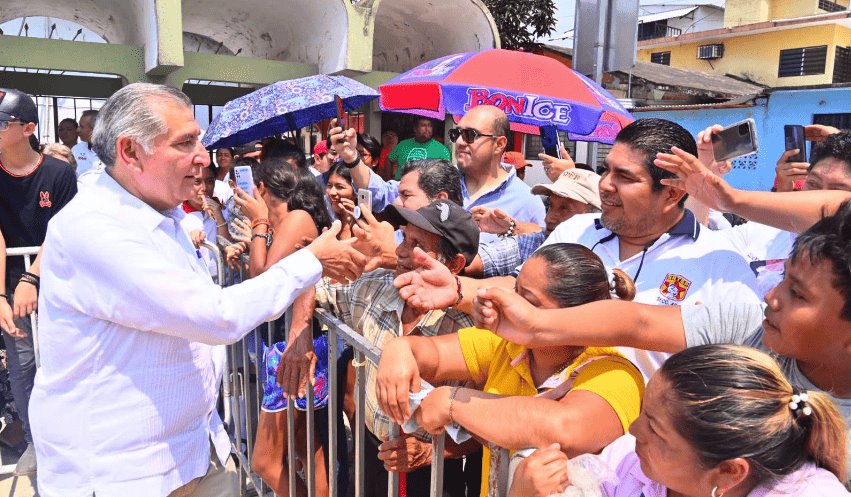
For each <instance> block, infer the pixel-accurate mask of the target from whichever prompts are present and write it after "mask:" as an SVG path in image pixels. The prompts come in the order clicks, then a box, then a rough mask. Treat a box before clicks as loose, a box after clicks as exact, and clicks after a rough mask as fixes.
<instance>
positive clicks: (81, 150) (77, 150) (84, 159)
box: [71, 141, 103, 178]
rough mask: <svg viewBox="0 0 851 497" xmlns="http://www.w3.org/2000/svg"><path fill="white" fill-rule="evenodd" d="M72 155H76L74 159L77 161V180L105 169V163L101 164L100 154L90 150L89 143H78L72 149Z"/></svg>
mask: <svg viewBox="0 0 851 497" xmlns="http://www.w3.org/2000/svg"><path fill="white" fill-rule="evenodd" d="M71 153H72V154H74V159H75V160H76V161H77V171H76V172H77V178H79V177H80V176H82V175H83V174H84V173H87V172H89V171H92V170H98V169H103V162H101V160H100V158H99V157H98V154H96V153H95V151H94V150H92V149H91V148H89V144H88V143H86V142H84V141H81V142H79V143H77V144H76V145H74V148H72V149H71Z"/></svg>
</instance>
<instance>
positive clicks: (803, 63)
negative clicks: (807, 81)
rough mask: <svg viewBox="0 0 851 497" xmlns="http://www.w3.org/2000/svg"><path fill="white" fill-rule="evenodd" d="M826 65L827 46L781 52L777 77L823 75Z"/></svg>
mask: <svg viewBox="0 0 851 497" xmlns="http://www.w3.org/2000/svg"><path fill="white" fill-rule="evenodd" d="M826 63H827V45H821V46H817V47H804V48H790V49H788V50H781V51H780V67H779V68H778V70H777V77H779V78H785V77H789V76H809V75H812V74H824V68H825V64H826Z"/></svg>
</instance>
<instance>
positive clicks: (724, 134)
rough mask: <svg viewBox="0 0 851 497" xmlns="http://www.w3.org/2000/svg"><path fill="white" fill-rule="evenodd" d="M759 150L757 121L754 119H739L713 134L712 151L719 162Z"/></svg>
mask: <svg viewBox="0 0 851 497" xmlns="http://www.w3.org/2000/svg"><path fill="white" fill-rule="evenodd" d="M758 150H759V142H758V141H757V138H756V123H755V122H754V120H753V119H750V118H748V119H745V120H744V121H739V122H737V123H734V124H731V125H730V126H727V127H726V128H724V129H722V130H721V131H719V132H717V133H713V134H712V153H713V155H714V156H715V160H716V161H718V162H720V161H725V160H731V159H735V158H736V157H742V156H743V155H748V154H752V153H754V152H756V151H758Z"/></svg>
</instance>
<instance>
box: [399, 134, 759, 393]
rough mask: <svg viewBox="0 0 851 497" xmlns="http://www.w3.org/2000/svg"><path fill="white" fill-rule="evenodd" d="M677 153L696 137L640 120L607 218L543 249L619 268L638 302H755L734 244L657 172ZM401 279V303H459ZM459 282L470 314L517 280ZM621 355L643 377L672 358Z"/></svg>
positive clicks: (607, 193) (610, 191)
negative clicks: (575, 251) (563, 247)
mask: <svg viewBox="0 0 851 497" xmlns="http://www.w3.org/2000/svg"><path fill="white" fill-rule="evenodd" d="M672 147H678V148H681V149H684V150H686V151H688V152H690V153H692V154H694V153H696V152H697V149H696V145H695V141H694V138H693V137H692V136H691V134H690V133H689V132H688V131H687V130H686V129H685V128H683V127H682V126H680V125H678V124H676V123H674V122H671V121H666V120H663V119H639V120H637V121H635V122H633V123H632V124H630V125H629V126H627V127H625V128H624V129H623V130H621V132H620V133H618V136H617V138H616V139H615V144H614V146H613V147H612V150H611V151H610V152H609V155H608V156H607V157H606V162H605V166H606V171H605V172H604V173H603V175H602V178H601V180H600V201H601V207H602V213H601V214H600V213H598V214H580V215H577V216H573V217H571V218H570V219H568V220H567V221H565V222H563V223H561V224H560V225H558V226H557V227H556V228H555V230H553V232H552V234H551V235H550V236H549V237H548V238H547V240H546V241H545V242H544V245H549V244H552V243H566V242H569V243H578V244H580V245H584V246H586V247H588V248H590V249H591V250H592V251H593V252H594V253H595V254H597V255H598V256H599V257H600V259H601V260H602V261H603V264H604V265H605V266H606V267H607V268H609V269H612V268H619V269H622V270H623V271H625V272H626V273H627V274H628V275H629V276H630V277H631V278H632V279H633V280H634V281H635V286H636V296H635V299H634V300H635V301H637V302H641V303H645V304H656V305H689V304H694V303H695V302H718V301H724V300H732V301H737V302H748V303H758V302H759V298H758V297H757V295H756V293H755V291H754V287H755V285H756V281H755V279H754V276H753V273H752V272H751V270H750V268H748V266H747V264H746V262H745V260H744V259H743V258H742V257H741V256H740V255H739V254H738V253H737V252H736V251H735V250H734V249H733V247H732V246H731V245H730V243H729V242H727V241H726V240H724V239H722V238H721V237H719V236H718V235H717V234H716V233H713V232H711V231H710V230H708V229H705V228H704V229H701V226H700V224H698V222H697V221H696V219H695V217H694V215H693V214H692V213H691V212H690V211H688V210H686V209H685V208H684V207H683V203H684V202H685V193H684V192H683V191H682V190H678V189H675V188H672V187H670V186H666V185H664V184H662V182H661V180H662V179H663V178H672V177H674V175H673V174H672V173H668V172H667V171H665V170H663V169H661V168H659V167H657V166H656V165H655V164H654V160H655V158H656V154H657V153H660V152H666V151H667V152H670V150H671V148H672ZM424 276H431V275H426V274H425V273H424ZM434 276H438V275H434ZM443 276H445V275H443ZM400 280H402V281H397V286H398V285H404V284H408V283H411V285H410V287H411V288H409V289H403V290H402V292H401V293H402V295H403V296H404V297H408V296H413V297H415V298H423V299H426V300H427V301H428V300H432V301H435V302H434V305H442V304H445V303H446V302H448V304H447V305H452V303H453V302H455V301H456V300H457V299H458V297H459V296H458V293H457V290H458V286H457V284H456V283H455V281H454V279H452V280H451V281H450V279H447V278H440V277H439V278H431V281H427V280H424V281H416V280H414V279H412V278H406V279H405V280H403V279H402V278H400ZM406 280H407V281H406ZM450 282H451V283H452V285H453V286H450V285H449V283H450ZM444 283H445V285H444ZM461 283H462V288H461V293H462V297H463V298H462V301H461V303H460V304H459V305H458V306H456V307H457V308H459V309H460V310H462V311H465V312H470V311H471V310H472V309H471V307H469V304H470V303H471V302H472V298H473V297H475V295H476V291H477V289H478V288H482V287H488V286H506V287H509V288H513V287H514V278H513V277H510V276H507V277H496V278H487V279H483V280H473V279H469V278H461ZM437 299H439V301H437ZM429 307H432V306H431V305H429ZM622 352H624V354H625V355H626V356H627V357H628V358H629V359H630V360H631V361H632V362H633V363H634V364H635V365H636V367H638V369H640V370H641V372H642V374H644V376H645V378H649V377H650V376H651V375H652V373H653V372H654V371H655V370H656V369H658V367H659V366H660V365H661V364H662V362H664V360H665V358H666V357H667V355H666V354H661V353H658V352H648V351H643V350H638V349H623V350H622Z"/></svg>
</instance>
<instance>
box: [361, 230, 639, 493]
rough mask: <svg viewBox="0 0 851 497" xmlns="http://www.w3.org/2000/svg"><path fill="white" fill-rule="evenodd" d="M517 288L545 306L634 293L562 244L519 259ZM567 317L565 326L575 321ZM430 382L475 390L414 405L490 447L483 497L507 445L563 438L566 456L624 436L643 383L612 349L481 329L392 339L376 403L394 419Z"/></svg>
mask: <svg viewBox="0 0 851 497" xmlns="http://www.w3.org/2000/svg"><path fill="white" fill-rule="evenodd" d="M515 291H516V292H517V293H518V294H519V295H521V296H522V297H523V298H525V299H526V300H528V301H529V302H530V303H531V304H533V305H535V306H537V307H540V308H542V309H554V308H559V307H572V306H576V305H581V304H583V303H587V302H592V301H595V300H603V299H609V298H611V295H612V293H615V294H616V295H617V296H618V297H619V298H621V299H625V300H631V299H632V297H633V296H634V295H635V287H634V285H633V283H632V280H631V279H630V278H629V276H627V275H626V274H625V273H623V272H622V271H620V270H618V269H616V270H614V272H613V273H609V272H608V271H607V270H606V269H605V267H604V266H603V263H602V262H601V261H600V259H599V258H598V257H597V256H596V255H595V254H594V253H593V252H591V251H590V250H588V249H587V248H586V247H583V246H581V245H576V244H568V243H558V244H552V245H548V246H545V247H542V248H541V249H539V250H538V251H537V252H535V254H534V255H533V256H532V257H531V258H529V259H528V260H527V261H526V263H525V264H524V265H523V268H522V270H521V271H520V274H519V276H518V277H517V283H516V287H515ZM570 325H571V323H565V326H570ZM421 377H422V378H423V379H425V380H426V381H429V382H431V383H441V382H446V381H450V380H466V381H471V382H472V383H474V384H475V386H476V388H475V389H472V388H458V387H439V388H436V389H435V390H433V391H432V392H431V393H430V394H429V395H428V396H427V397H426V398H425V399H424V400H423V401H422V403H421V404H420V406H419V409H417V410H416V411H415V412H414V416H415V419H416V420H417V422H418V423H419V424H420V425H421V426H423V427H424V428H425V429H426V430H428V431H429V432H431V433H435V434H436V433H440V432H442V431H443V430H444V427H445V426H446V425H449V424H451V423H457V424H459V425H461V426H462V427H464V428H465V429H466V430H467V431H468V432H470V433H472V434H473V435H474V436H475V437H476V438H478V439H479V440H481V441H483V443H484V444H485V453H484V455H483V458H484V460H483V465H482V491H481V495H482V496H485V495H494V494H495V493H496V491H497V488H496V487H497V483H496V482H498V481H499V480H500V478H501V477H503V476H504V475H501V474H498V472H497V471H490V470H489V468H490V467H498V466H497V464H498V463H500V462H501V461H499V460H497V459H498V457H504V456H500V453H501V452H502V451H496V450H494V451H490V450H488V448H489V447H496V448H505V449H511V450H518V449H525V448H538V447H544V446H548V445H550V444H552V443H557V444H558V445H559V447H560V448H561V450H562V451H563V452H565V453H566V454H567V455H568V456H569V457H573V456H575V455H579V454H584V453H589V452H590V453H594V452H598V451H600V450H601V449H602V448H603V447H605V446H606V445H608V444H609V443H611V442H612V441H614V440H615V439H617V438H618V437H620V436H621V435H623V434H624V433H626V431H627V429H628V428H629V425H630V423H632V421H633V420H634V419H635V418H636V417H637V416H638V412H639V409H640V405H641V395H642V394H643V392H644V381H643V378H642V376H641V373H640V372H639V371H638V369H637V368H635V366H633V365H632V364H631V363H630V362H629V361H628V360H627V359H625V358H624V357H623V356H621V355H620V354H619V353H618V352H617V351H616V350H615V349H613V348H601V347H589V348H586V347H547V348H540V349H527V348H526V347H524V346H521V345H517V344H512V343H509V342H507V341H505V340H503V339H502V338H499V337H498V336H496V335H494V334H492V333H490V332H488V331H485V330H481V329H477V328H466V329H462V330H460V331H459V332H458V333H457V335H444V336H439V337H416V336H407V337H400V338H395V339H393V340H392V341H390V342H389V343H388V344H387V345H386V346H385V348H384V350H383V352H382V356H381V362H380V363H379V367H378V377H377V385H376V389H377V395H378V401H379V405H380V406H381V408H382V410H383V411H384V412H385V413H387V414H388V415H389V416H390V417H391V418H392V419H393V420H394V421H395V422H397V423H400V424H402V423H403V422H404V421H405V420H407V419H408V418H409V417H410V416H411V413H410V408H409V402H408V401H409V392H419V390H420V378H421Z"/></svg>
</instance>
